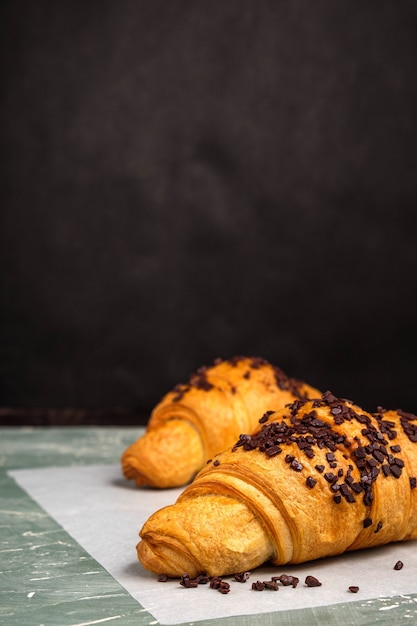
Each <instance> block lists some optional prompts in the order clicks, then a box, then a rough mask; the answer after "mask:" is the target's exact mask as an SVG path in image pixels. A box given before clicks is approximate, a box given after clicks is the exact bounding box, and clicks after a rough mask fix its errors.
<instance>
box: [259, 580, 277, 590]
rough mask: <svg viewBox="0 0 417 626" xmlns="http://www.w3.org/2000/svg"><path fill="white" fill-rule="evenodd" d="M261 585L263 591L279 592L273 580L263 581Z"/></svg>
mask: <svg viewBox="0 0 417 626" xmlns="http://www.w3.org/2000/svg"><path fill="white" fill-rule="evenodd" d="M263 584H264V587H265V589H269V590H270V591H279V587H278V583H277V582H276V581H275V580H264V581H263Z"/></svg>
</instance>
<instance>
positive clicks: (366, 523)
mask: <svg viewBox="0 0 417 626" xmlns="http://www.w3.org/2000/svg"><path fill="white" fill-rule="evenodd" d="M368 526H372V519H371V518H370V517H367V518H366V519H364V520H363V527H364V528H368Z"/></svg>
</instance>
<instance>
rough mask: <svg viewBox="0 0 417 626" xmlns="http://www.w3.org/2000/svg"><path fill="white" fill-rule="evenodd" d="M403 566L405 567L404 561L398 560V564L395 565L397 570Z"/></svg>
mask: <svg viewBox="0 0 417 626" xmlns="http://www.w3.org/2000/svg"><path fill="white" fill-rule="evenodd" d="M403 567H404V563H403V562H402V561H397V562H396V564H395V565H394V569H395V570H400V569H402V568H403Z"/></svg>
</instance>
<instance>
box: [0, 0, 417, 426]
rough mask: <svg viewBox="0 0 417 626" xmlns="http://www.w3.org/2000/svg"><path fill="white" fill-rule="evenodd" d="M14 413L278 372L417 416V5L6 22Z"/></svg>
mask: <svg viewBox="0 0 417 626" xmlns="http://www.w3.org/2000/svg"><path fill="white" fill-rule="evenodd" d="M1 11H2V19H1V29H2V32H1V42H2V43H1V46H2V61H3V79H2V83H3V87H2V101H1V104H2V107H1V111H2V131H1V132H2V136H1V145H2V152H3V156H4V158H3V160H2V161H3V165H2V178H3V181H2V190H1V194H2V204H1V234H0V260H1V325H0V384H1V402H0V404H1V406H3V407H27V408H28V409H30V408H34V407H84V408H86V407H87V408H97V407H98V408H100V409H102V410H103V412H104V414H105V413H106V411H108V410H110V408H112V407H122V408H124V409H135V410H137V411H138V412H139V413H140V415H141V416H142V418H143V419H146V417H147V414H148V412H149V410H150V408H151V407H152V405H153V404H154V403H155V402H156V401H157V400H158V399H159V397H160V396H161V395H162V394H163V393H165V391H167V390H168V389H169V388H171V387H172V386H173V385H174V384H175V383H177V382H180V381H183V380H185V379H187V378H188V375H189V373H190V372H191V371H193V370H195V369H196V368H197V367H198V366H200V365H202V364H209V363H211V362H212V360H213V359H214V358H215V357H217V356H221V357H228V356H232V355H234V354H249V355H260V356H263V357H265V358H267V359H269V360H270V361H272V362H274V363H276V364H277V365H279V366H281V367H282V368H283V369H284V370H285V371H287V373H289V374H291V375H294V376H297V377H300V378H303V379H305V380H307V381H308V382H310V383H311V384H314V385H316V386H318V387H320V388H322V389H327V388H328V389H331V390H332V391H333V392H334V393H336V394H338V395H341V396H343V397H348V398H351V399H353V400H355V401H356V402H358V403H361V404H362V405H364V407H365V408H368V409H370V410H373V409H374V408H375V407H376V406H377V405H383V406H387V407H391V408H397V407H402V408H403V409H405V410H409V411H413V412H416V411H417V390H416V380H417V327H416V322H417V304H416V298H415V291H416V286H417V285H416V279H417V236H416V229H415V226H414V216H415V213H416V207H417V157H416V150H417V125H416V122H417V72H416V61H417V43H416V32H417V3H416V2H414V1H413V0H411V1H406V0H403V1H402V2H396V1H392V2H386V1H383V0H378V1H377V0H375V1H367V2H362V3H354V2H350V1H348V0H341V1H338V2H334V1H332V0H328V1H324V0H316V1H314V2H311V1H310V0H296V1H293V2H291V1H280V0H271V1H266V0H257V1H256V2H255V1H248V0H242V1H237V0H222V1H221V2H215V1H213V0H210V1H209V0H207V1H206V0H203V1H198V0H197V1H196V0H176V1H174V2H165V1H164V0H139V1H132V2H128V1H124V0H121V1H117V2H116V1H114V2H111V1H108V0H100V1H98V0H97V1H90V2H88V1H87V2H71V1H70V0H61V1H60V2H53V1H49V2H45V1H44V2H42V1H35V2H33V1H20V0H15V1H8V2H3V3H2V9H1Z"/></svg>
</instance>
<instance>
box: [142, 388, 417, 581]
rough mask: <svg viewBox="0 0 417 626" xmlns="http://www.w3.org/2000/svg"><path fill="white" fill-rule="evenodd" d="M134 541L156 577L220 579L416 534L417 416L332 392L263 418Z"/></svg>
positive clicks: (213, 460)
mask: <svg viewBox="0 0 417 626" xmlns="http://www.w3.org/2000/svg"><path fill="white" fill-rule="evenodd" d="M259 422H260V423H261V424H260V425H258V429H257V430H256V432H254V433H253V434H252V435H246V434H244V435H241V436H240V437H239V438H238V440H237V442H236V443H235V445H234V446H233V447H231V448H229V449H228V450H227V451H225V452H223V453H220V454H218V455H216V456H215V457H214V458H213V459H211V460H210V461H208V462H207V465H206V466H205V468H204V469H203V470H202V471H201V472H200V473H199V474H198V475H197V476H196V478H195V479H194V481H193V482H192V483H191V484H190V485H188V487H186V488H185V490H184V491H183V492H182V494H181V495H180V497H179V498H178V500H177V502H176V503H175V504H173V505H171V506H168V507H165V508H163V509H160V510H159V511H157V512H156V513H154V514H153V515H152V516H151V517H150V518H149V519H148V521H147V522H146V523H145V524H144V526H143V528H142V530H141V532H140V537H141V541H140V542H139V543H138V545H137V553H138V558H139V560H140V562H141V563H142V565H143V566H144V567H145V568H146V569H148V570H150V571H151V572H154V573H157V574H162V573H163V574H166V575H168V576H170V577H178V576H181V575H182V574H183V573H184V572H187V574H188V575H189V576H190V577H194V576H196V575H198V574H201V573H205V574H207V575H208V576H222V575H227V574H233V573H236V572H244V571H248V570H251V569H253V568H255V567H257V566H260V565H262V564H263V563H266V562H270V563H271V564H272V565H283V564H286V563H301V562H305V561H310V560H313V559H318V558H321V557H328V556H334V555H337V554H341V553H343V552H345V551H348V550H359V549H361V548H369V547H372V546H377V545H381V544H385V543H389V542H393V541H402V540H407V539H415V538H417V489H416V482H417V479H416V477H417V417H416V416H415V415H412V414H410V413H405V412H403V411H401V410H397V411H386V410H384V409H381V408H379V409H378V411H377V412H376V413H373V414H370V413H367V412H366V411H364V410H362V409H361V408H360V407H358V406H356V405H355V404H353V403H352V402H350V401H347V400H341V399H339V398H337V397H335V396H334V395H333V394H332V393H330V392H326V393H325V394H323V395H322V396H321V397H320V398H319V399H315V400H302V401H300V400H296V401H294V402H293V403H292V404H291V405H289V406H287V407H286V408H283V409H280V410H279V411H277V412H275V413H274V414H272V415H268V414H266V415H264V416H263V417H262V418H261V419H260V420H259Z"/></svg>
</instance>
